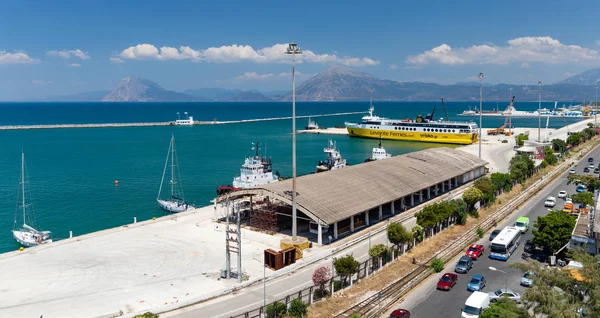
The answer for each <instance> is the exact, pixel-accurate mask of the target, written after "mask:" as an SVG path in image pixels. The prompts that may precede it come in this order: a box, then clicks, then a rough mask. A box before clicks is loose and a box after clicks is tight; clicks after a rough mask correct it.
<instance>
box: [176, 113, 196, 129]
mask: <svg viewBox="0 0 600 318" xmlns="http://www.w3.org/2000/svg"><path fill="white" fill-rule="evenodd" d="M183 114H184V115H185V119H181V118H179V113H177V120H176V121H175V125H177V126H192V125H193V124H194V117H192V116H188V113H187V112H184V113H183Z"/></svg>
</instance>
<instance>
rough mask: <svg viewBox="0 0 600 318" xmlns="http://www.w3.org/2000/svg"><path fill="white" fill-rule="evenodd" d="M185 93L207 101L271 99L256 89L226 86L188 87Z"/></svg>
mask: <svg viewBox="0 0 600 318" xmlns="http://www.w3.org/2000/svg"><path fill="white" fill-rule="evenodd" d="M184 93H185V94H187V95H191V96H194V97H195V98H196V100H207V101H209V100H210V101H265V100H271V98H270V97H267V96H266V95H264V94H263V93H261V92H259V91H257V90H249V91H243V90H240V89H227V88H198V89H188V90H186V91H184Z"/></svg>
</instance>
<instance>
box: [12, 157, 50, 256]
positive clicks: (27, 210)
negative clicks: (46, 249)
mask: <svg viewBox="0 0 600 318" xmlns="http://www.w3.org/2000/svg"><path fill="white" fill-rule="evenodd" d="M27 185H28V182H27V177H26V174H25V153H21V183H20V186H19V192H20V193H19V194H20V195H19V200H18V201H20V206H17V210H16V212H15V223H14V225H13V230H12V234H13V237H14V238H15V240H17V242H18V243H19V244H21V245H23V246H26V247H30V246H36V245H41V244H47V243H51V242H52V232H50V231H38V230H37V229H36V228H35V227H36V225H35V220H34V215H33V209H32V208H31V204H26V201H27V193H28V192H27V190H29V188H28V186H27ZM21 212H22V214H23V220H22V221H23V224H22V225H21V227H20V228H19V227H17V217H18V215H19V214H21ZM28 223H29V224H28Z"/></svg>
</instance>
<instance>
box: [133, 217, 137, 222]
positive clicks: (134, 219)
mask: <svg viewBox="0 0 600 318" xmlns="http://www.w3.org/2000/svg"><path fill="white" fill-rule="evenodd" d="M136 223H137V218H136V217H135V216H134V217H133V224H136Z"/></svg>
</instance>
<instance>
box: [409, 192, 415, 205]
mask: <svg viewBox="0 0 600 318" xmlns="http://www.w3.org/2000/svg"><path fill="white" fill-rule="evenodd" d="M413 206H415V195H414V194H411V195H410V207H411V208H412V207H413Z"/></svg>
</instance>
